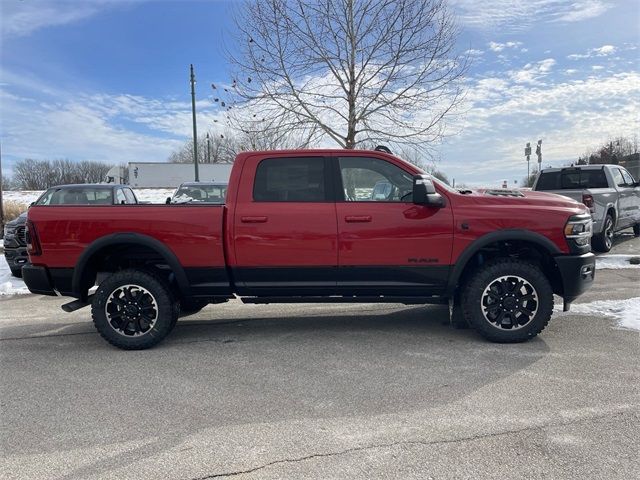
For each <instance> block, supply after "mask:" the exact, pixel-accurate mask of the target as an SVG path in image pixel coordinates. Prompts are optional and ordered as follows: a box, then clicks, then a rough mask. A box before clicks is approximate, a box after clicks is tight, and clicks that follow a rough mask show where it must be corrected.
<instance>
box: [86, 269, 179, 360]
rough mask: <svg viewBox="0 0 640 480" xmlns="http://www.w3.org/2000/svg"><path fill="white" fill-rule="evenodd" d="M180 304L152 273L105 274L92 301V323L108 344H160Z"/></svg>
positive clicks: (131, 346)
mask: <svg viewBox="0 0 640 480" xmlns="http://www.w3.org/2000/svg"><path fill="white" fill-rule="evenodd" d="M178 312H179V304H178V302H177V301H175V299H174V298H173V295H172V293H171V290H170V288H169V286H168V285H167V284H166V282H165V281H164V280H163V279H162V278H161V277H159V276H157V275H155V274H153V272H149V271H143V270H135V269H127V270H121V271H119V272H116V273H114V274H112V275H110V276H109V277H107V278H106V279H105V280H104V281H103V282H102V283H100V286H99V287H98V290H97V291H96V293H95V295H94V296H93V301H92V302H91V314H92V316H93V323H94V325H95V327H96V329H97V330H98V332H99V333H100V335H101V336H102V337H103V338H104V339H105V340H106V341H107V342H109V343H110V344H111V345H114V346H116V347H118V348H122V349H124V350H142V349H145V348H150V347H153V346H154V345H156V344H158V343H160V342H161V341H162V340H163V339H164V337H166V336H167V335H168V334H169V332H171V330H172V329H173V327H174V326H175V324H176V321H177V319H178Z"/></svg>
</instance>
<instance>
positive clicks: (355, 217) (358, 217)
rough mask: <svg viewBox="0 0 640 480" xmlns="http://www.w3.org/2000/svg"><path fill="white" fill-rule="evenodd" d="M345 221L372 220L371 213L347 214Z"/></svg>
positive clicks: (363, 221)
mask: <svg viewBox="0 0 640 480" xmlns="http://www.w3.org/2000/svg"><path fill="white" fill-rule="evenodd" d="M344 221H345V222H348V223H366V222H370V221H371V215H347V216H346V217H344Z"/></svg>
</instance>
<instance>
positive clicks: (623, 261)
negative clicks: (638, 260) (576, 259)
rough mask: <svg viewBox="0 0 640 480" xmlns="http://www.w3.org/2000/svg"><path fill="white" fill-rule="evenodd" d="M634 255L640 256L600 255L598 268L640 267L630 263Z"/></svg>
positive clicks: (597, 261) (597, 260)
mask: <svg viewBox="0 0 640 480" xmlns="http://www.w3.org/2000/svg"><path fill="white" fill-rule="evenodd" d="M633 257H640V255H614V254H608V255H598V256H597V257H596V269H598V270H599V269H619V268H640V265H632V264H631V263H629V261H630V260H631V259H632V258H633Z"/></svg>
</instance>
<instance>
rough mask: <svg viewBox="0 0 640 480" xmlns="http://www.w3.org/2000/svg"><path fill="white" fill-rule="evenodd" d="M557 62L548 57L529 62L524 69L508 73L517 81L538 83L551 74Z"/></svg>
mask: <svg viewBox="0 0 640 480" xmlns="http://www.w3.org/2000/svg"><path fill="white" fill-rule="evenodd" d="M555 64H556V61H555V60H554V59H553V58H546V59H544V60H540V61H539V62H534V63H527V64H526V65H525V66H524V67H523V68H522V69H520V70H511V71H509V72H507V74H508V75H509V77H510V78H511V79H512V80H513V81H514V82H516V83H536V82H539V81H540V80H541V79H542V77H544V76H546V75H547V74H549V72H551V69H552V68H553V66H554V65H555Z"/></svg>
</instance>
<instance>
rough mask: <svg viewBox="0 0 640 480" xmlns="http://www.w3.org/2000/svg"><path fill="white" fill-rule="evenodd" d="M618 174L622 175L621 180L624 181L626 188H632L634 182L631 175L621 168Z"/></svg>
mask: <svg viewBox="0 0 640 480" xmlns="http://www.w3.org/2000/svg"><path fill="white" fill-rule="evenodd" d="M620 173H621V174H622V178H623V179H624V183H626V185H627V187H633V185H634V184H635V183H636V182H635V180H634V179H633V177H632V176H631V174H630V173H629V172H628V171H626V170H625V169H623V168H621V169H620Z"/></svg>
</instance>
